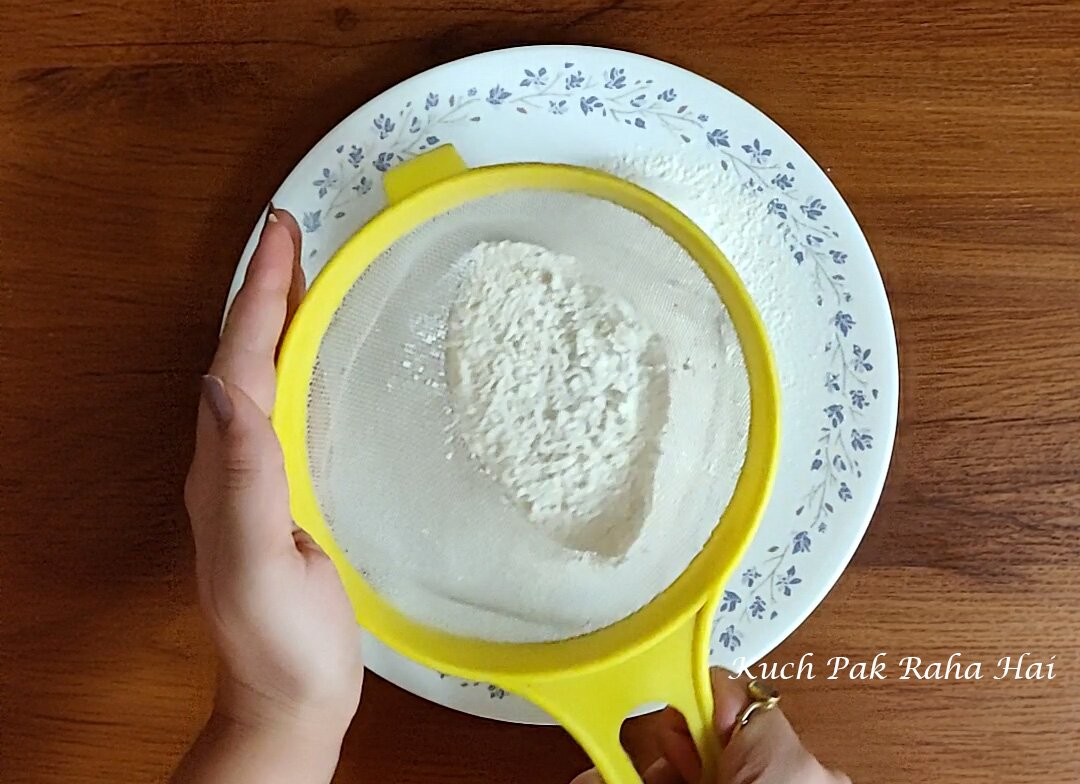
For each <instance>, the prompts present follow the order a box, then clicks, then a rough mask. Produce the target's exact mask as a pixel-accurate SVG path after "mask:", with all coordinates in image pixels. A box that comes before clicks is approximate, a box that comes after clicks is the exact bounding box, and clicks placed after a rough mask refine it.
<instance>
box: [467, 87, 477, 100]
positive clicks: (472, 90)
mask: <svg viewBox="0 0 1080 784" xmlns="http://www.w3.org/2000/svg"><path fill="white" fill-rule="evenodd" d="M476 92H477V90H476V88H475V87H470V88H469V91H468V93H466V94H467V95H468V96H469V97H470V98H475V97H476Z"/></svg>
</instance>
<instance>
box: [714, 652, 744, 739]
mask: <svg viewBox="0 0 1080 784" xmlns="http://www.w3.org/2000/svg"><path fill="white" fill-rule="evenodd" d="M709 676H710V677H711V678H712V688H713V703H714V706H715V707H714V708H713V724H714V725H715V727H716V734H717V735H718V736H719V738H720V743H721V745H724V744H726V743H727V742H728V739H729V738H730V737H731V733H732V731H733V730H734V729H735V722H736V721H737V720H738V718H739V714H741V713H742V712H743V709H745V708H746V706H747V705H749V704H750V698H749V697H748V696H747V694H746V686H747V684H748V683H750V679H749V678H748V677H746V676H745V675H735V674H734V673H731V672H728V671H727V670H725V669H723V668H722V667H713V668H712V669H711V670H710V671H709Z"/></svg>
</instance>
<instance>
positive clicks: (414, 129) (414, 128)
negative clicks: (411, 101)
mask: <svg viewBox="0 0 1080 784" xmlns="http://www.w3.org/2000/svg"><path fill="white" fill-rule="evenodd" d="M409 133H420V118H419V117H417V116H416V115H415V114H414V115H413V118H412V121H411V122H410V123H409Z"/></svg>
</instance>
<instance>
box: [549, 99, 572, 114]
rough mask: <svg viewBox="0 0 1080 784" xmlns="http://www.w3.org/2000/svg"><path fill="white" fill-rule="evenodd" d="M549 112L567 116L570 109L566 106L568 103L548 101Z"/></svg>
mask: <svg viewBox="0 0 1080 784" xmlns="http://www.w3.org/2000/svg"><path fill="white" fill-rule="evenodd" d="M548 111H549V112H551V113H552V114H566V113H567V112H568V111H570V107H569V106H567V105H566V101H548Z"/></svg>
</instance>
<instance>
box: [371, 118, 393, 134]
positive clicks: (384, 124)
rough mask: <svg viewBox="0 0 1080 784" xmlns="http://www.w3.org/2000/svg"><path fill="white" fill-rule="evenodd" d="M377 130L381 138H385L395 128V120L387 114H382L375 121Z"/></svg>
mask: <svg viewBox="0 0 1080 784" xmlns="http://www.w3.org/2000/svg"><path fill="white" fill-rule="evenodd" d="M374 125H375V130H377V131H378V132H379V138H380V139H385V138H386V137H387V136H389V135H390V134H391V132H392V131H393V130H394V121H393V120H391V119H390V118H389V117H387V116H386V115H385V114H380V115H379V116H378V117H376V118H375V121H374Z"/></svg>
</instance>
